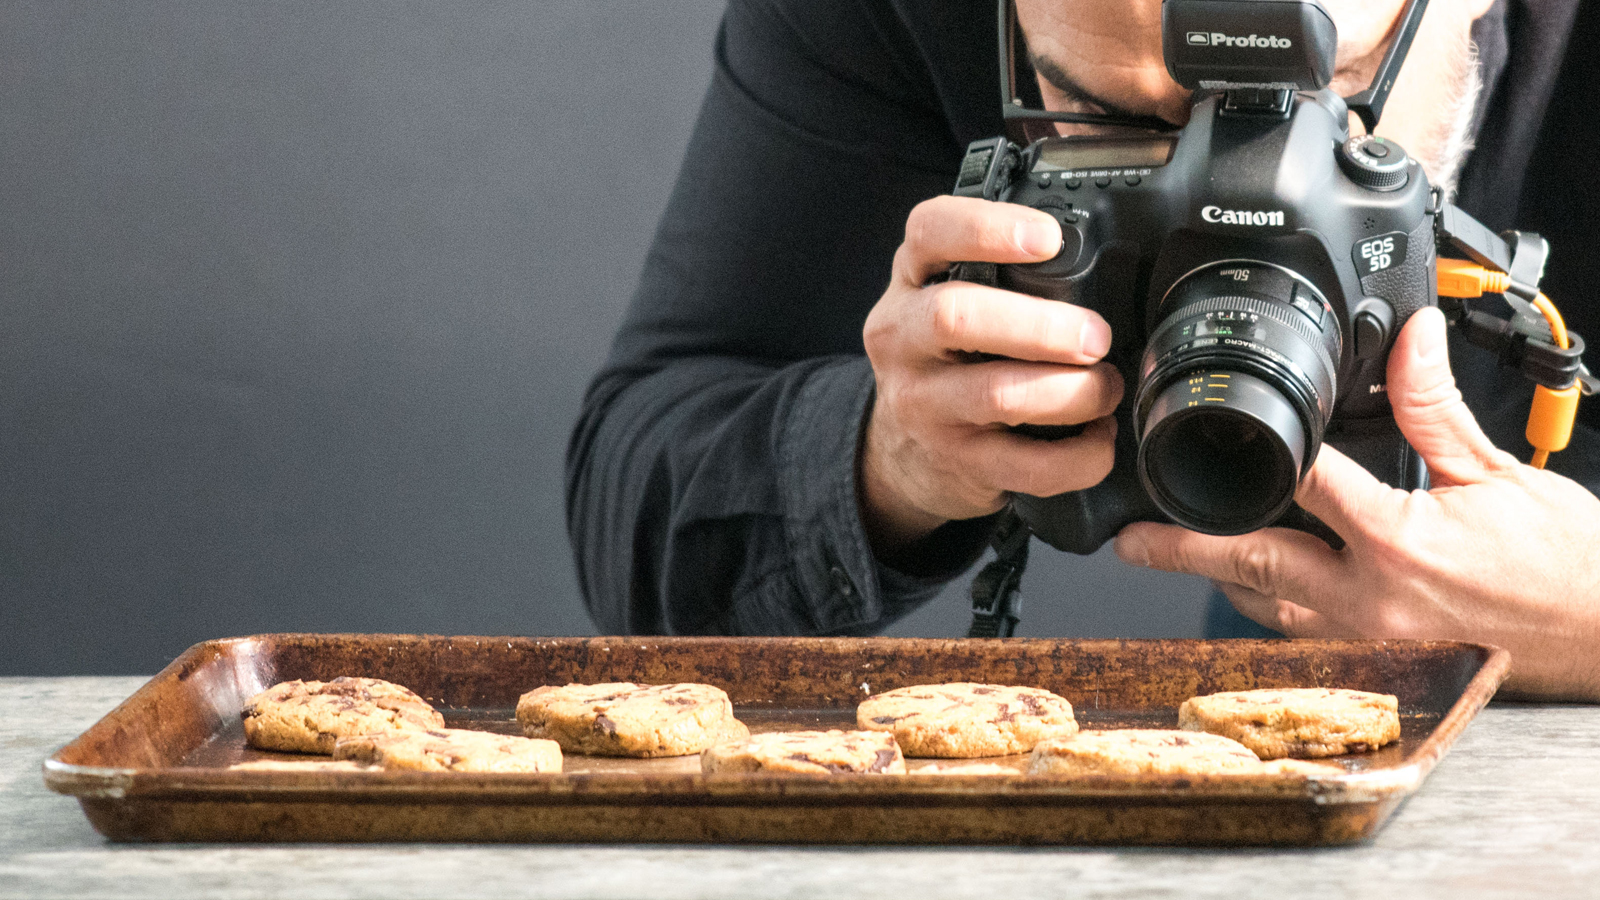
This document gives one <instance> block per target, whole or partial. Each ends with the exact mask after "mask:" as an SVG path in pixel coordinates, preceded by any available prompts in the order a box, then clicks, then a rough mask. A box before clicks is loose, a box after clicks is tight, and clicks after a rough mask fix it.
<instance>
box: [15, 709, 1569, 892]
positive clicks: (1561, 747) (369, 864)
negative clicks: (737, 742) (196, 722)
mask: <svg viewBox="0 0 1600 900" xmlns="http://www.w3.org/2000/svg"><path fill="white" fill-rule="evenodd" d="M144 680H145V679H142V678H0V897H40V898H44V897H112V896H114V897H125V898H139V897H159V898H181V897H222V898H246V897H302V898H336V897H574V898H620V897H647V898H650V900H676V898H738V900H747V898H762V897H781V898H790V897H794V898H799V897H818V898H829V900H848V898H855V897H862V898H872V900H886V898H896V897H910V898H915V900H940V898H947V897H949V898H955V897H973V898H985V900H987V898H994V897H1007V898H1021V897H1031V896H1042V895H1049V896H1076V897H1140V898H1157V897H1223V898H1229V900H1239V898H1247V897H1275V898H1276V897H1286V896H1302V897H1316V898H1319V900H1325V898H1333V897H1362V898H1372V897H1407V898H1419V897H1441V898H1443V897H1448V898H1453V900H1454V898H1468V897H1530V896H1541V897H1600V777H1597V774H1600V707H1595V706H1561V705H1521V704H1516V705H1513V704H1494V705H1491V706H1490V707H1489V708H1488V709H1485V710H1484V711H1483V712H1481V713H1480V714H1479V715H1478V718H1477V719H1476V720H1475V721H1474V722H1473V723H1472V725H1471V727H1469V728H1468V729H1467V731H1466V733H1465V734H1464V735H1462V737H1461V739H1460V740H1459V741H1458V742H1457V744H1456V746H1455V748H1454V749H1453V750H1452V751H1451V753H1450V755H1449V756H1447V757H1445V759H1444V761H1443V762H1442V763H1441V764H1440V765H1439V767H1438V768H1437V769H1435V770H1434V772H1433V774H1432V775H1430V776H1429V777H1428V780H1427V781H1426V782H1425V783H1424V785H1423V787H1422V789H1421V790H1420V791H1419V792H1418V793H1417V794H1415V795H1414V796H1413V797H1412V798H1411V799H1410V801H1409V802H1407V803H1406V805H1405V806H1404V807H1402V808H1401V810H1400V811H1399V812H1398V813H1397V814H1396V815H1395V816H1394V817H1393V818H1392V819H1391V820H1390V821H1389V823H1388V824H1387V825H1386V826H1385V827H1384V828H1383V830H1382V831H1381V832H1379V834H1378V836H1377V838H1376V839H1375V840H1374V841H1373V842H1371V843H1368V844H1364V845H1359V846H1354V847H1341V848H1334V849H1318V850H1160V849H1154V850H1153V849H1070V848H1069V849H1036V848H1026V849H1024V848H975V847H906V848H880V847H837V848H832V847H828V848H816V847H785V846H770V847H725V846H698V845H695V846H659V845H650V846H643V845H621V846H597V845H576V846H547V845H546V846H516V845H416V844H383V845H292V844H291V845H262V846H258V845H239V844H220V845H195V844H166V845H148V844H146V845H117V844H111V843H108V842H106V841H105V840H104V839H103V838H101V837H100V836H99V835H98V834H96V833H95V831H94V830H93V829H92V828H90V827H89V822H88V820H87V819H85V818H84V816H83V813H82V812H81V811H80V810H79V809H78V804H77V803H76V801H74V800H73V799H72V798H70V797H63V796H58V795H56V794H52V793H50V792H49V791H47V790H46V789H45V787H44V782H43V780H42V777H41V775H40V768H39V767H40V764H41V763H42V762H43V760H44V759H45V757H46V756H48V755H49V754H51V753H53V752H54V751H55V750H56V749H57V748H58V747H60V746H61V745H62V744H65V743H66V742H67V741H69V740H71V739H72V738H73V737H75V736H76V735H77V734H79V733H80V732H82V731H83V730H84V729H86V728H88V727H89V726H90V725H91V724H93V723H94V721H95V720H96V719H98V718H99V717H100V716H102V715H104V714H105V713H106V712H108V711H110V710H111V708H112V707H113V706H115V705H116V704H117V703H118V702H119V701H121V700H122V699H123V698H124V697H127V696H128V695H129V694H131V693H133V691H134V690H135V689H136V688H137V687H138V686H139V685H140V684H142V683H143V682H144Z"/></svg>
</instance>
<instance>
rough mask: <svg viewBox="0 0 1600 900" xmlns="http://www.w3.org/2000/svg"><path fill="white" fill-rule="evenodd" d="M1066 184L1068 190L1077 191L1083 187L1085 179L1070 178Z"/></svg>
mask: <svg viewBox="0 0 1600 900" xmlns="http://www.w3.org/2000/svg"><path fill="white" fill-rule="evenodd" d="M1065 184H1066V186H1067V190H1069V191H1075V190H1077V189H1078V188H1081V187H1083V179H1081V178H1068V179H1067V180H1066V182H1065Z"/></svg>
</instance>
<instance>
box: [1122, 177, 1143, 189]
mask: <svg viewBox="0 0 1600 900" xmlns="http://www.w3.org/2000/svg"><path fill="white" fill-rule="evenodd" d="M1143 180H1144V179H1142V178H1140V177H1139V176H1137V175H1128V176H1125V177H1124V178H1123V179H1122V183H1123V184H1125V185H1127V186H1128V187H1138V186H1139V182H1141V181H1143Z"/></svg>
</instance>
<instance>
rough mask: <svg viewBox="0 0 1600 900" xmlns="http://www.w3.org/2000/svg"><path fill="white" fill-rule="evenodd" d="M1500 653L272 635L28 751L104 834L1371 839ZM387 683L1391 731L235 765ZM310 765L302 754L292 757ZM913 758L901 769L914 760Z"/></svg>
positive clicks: (829, 715)
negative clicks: (1334, 749) (1269, 712)
mask: <svg viewBox="0 0 1600 900" xmlns="http://www.w3.org/2000/svg"><path fill="white" fill-rule="evenodd" d="M1508 665H1509V656H1508V654H1506V652H1505V651H1503V650H1499V649H1496V648H1493V647H1486V646H1480V645H1475V644H1462V643H1453V642H1432V641H1284V640H1280V641H1244V640H1234V641H1188V640H1170V641H1104V640H1095V641H1075V640H1032V639H1005V640H921V639H892V638H866V639H853V638H551V639H539V638H520V637H505V638H496V637H437V636H417V635H327V634H267V635H257V636H255V637H245V638H234V639H229V640H218V641H208V642H206V643H202V644H197V645H196V646H194V647H192V648H190V649H189V650H188V651H186V652H185V653H184V654H183V655H182V656H180V657H179V658H178V659H176V660H175V661H173V663H172V664H171V665H169V666H168V667H167V668H166V669H165V670H163V671H162V672H161V673H160V674H159V675H157V676H156V677H155V678H153V679H152V680H151V681H150V682H149V683H147V684H145V685H144V686H143V687H141V688H140V689H139V690H138V692H137V693H135V694H134V695H133V696H132V697H130V698H128V699H127V700H126V701H125V702H123V703H122V705H120V706H118V707H117V708H116V709H115V710H113V711H112V712H111V713H109V714H108V715H107V716H106V717H105V718H103V719H101V720H100V721H99V722H98V723H96V724H95V725H94V726H93V727H92V728H90V729H89V730H88V731H86V732H84V733H83V734H82V735H80V736H79V737H78V738H77V739H76V740H74V741H73V742H72V743H70V744H68V745H67V746H66V747H63V748H62V749H61V750H60V751H59V752H58V753H56V754H55V755H54V756H52V757H51V758H50V759H49V760H47V761H46V762H45V764H44V777H45V782H46V783H47V784H48V785H49V787H50V788H51V790H54V791H57V792H59V793H63V794H70V795H73V796H75V797H77V798H78V800H79V802H80V803H81V804H82V806H83V810H84V812H85V813H86V814H87V815H88V817H89V820H90V822H92V823H93V825H94V827H95V828H96V829H98V830H99V831H100V832H101V833H102V834H104V835H106V836H107V837H109V838H111V839H112V840H118V841H584V842H594V841H696V842H705V841H711V842H750V841H756V842H774V843H856V842H863V843H919V844H920V843H935V844H946V843H984V844H1107V843H1111V844H1178V845H1243V844H1272V845H1317V844H1341V843H1349V842H1352V841H1359V840H1362V839H1365V838H1368V837H1370V836H1372V835H1373V834H1374V833H1376V832H1377V830H1378V829H1379V828H1380V827H1381V826H1382V825H1383V823H1384V821H1385V820H1386V819H1387V818H1388V817H1389V815H1390V814H1391V813H1393V812H1394V810H1395V808H1396V807H1397V806H1398V805H1399V804H1400V803H1401V801H1403V800H1404V799H1405V798H1406V797H1407V796H1408V795H1410V794H1411V793H1412V792H1414V791H1415V790H1416V789H1417V788H1418V787H1419V786H1420V785H1421V783H1422V780H1423V778H1425V777H1426V776H1427V774H1428V773H1429V771H1431V770H1432V769H1433V766H1434V765H1435V764H1436V763H1437V762H1438V761H1439V759H1440V758H1441V757H1443V756H1444V754H1445V753H1446V752H1447V751H1448V750H1449V748H1450V745H1451V744H1452V743H1453V742H1454V741H1455V739H1456V737H1457V736H1458V735H1459V734H1460V733H1461V731H1462V729H1463V728H1465V727H1466V726H1467V723H1468V722H1469V721H1471V719H1472V717H1473V716H1474V715H1475V714H1476V713H1477V711H1478V710H1479V709H1480V708H1482V706H1483V704H1484V703H1486V702H1488V700H1489V698H1490V697H1491V696H1492V695H1493V694H1494V691H1495V689H1496V687H1497V686H1498V685H1499V683H1500V680H1501V679H1502V678H1503V677H1504V676H1505V672H1506V669H1507V667H1508ZM339 675H361V676H369V677H375V678H385V679H388V680H390V681H395V682H398V683H400V684H404V685H406V686H407V687H410V688H412V689H413V690H415V691H417V692H418V693H420V694H422V695H423V696H424V697H426V698H427V699H428V700H429V701H431V702H432V703H434V704H435V705H436V706H438V707H439V708H440V710H441V711H442V712H443V713H444V715H445V719H446V720H447V722H448V723H449V724H450V725H451V726H455V727H467V728H477V729H482V730H487V731H500V732H508V733H516V731H517V724H516V721H515V718H514V716H513V709H514V707H515V705H516V701H517V697H518V696H519V695H520V694H522V693H523V692H524V691H527V690H530V689H532V688H534V687H537V686H539V685H544V684H566V683H568V682H598V681H638V682H646V683H650V682H657V683H659V682H672V681H699V682H706V683H710V684H714V685H717V686H718V687H721V688H723V689H725V690H726V691H727V692H728V693H729V695H730V696H731V697H732V699H733V702H734V705H735V708H736V711H737V714H738V715H739V717H740V718H741V719H743V720H744V721H745V722H746V723H747V724H748V725H750V726H751V728H752V730H755V731H768V730H786V729H792V728H826V727H850V726H851V724H852V723H853V722H854V709H855V705H856V703H857V702H858V701H859V700H860V699H861V698H862V697H864V696H866V695H867V694H868V693H877V692H881V691H885V690H889V689H891V688H896V687H902V686H905V685H913V684H925V683H930V682H940V681H982V682H993V683H1002V684H1022V685H1034V686H1037V687H1042V688H1047V689H1049V690H1052V691H1055V692H1057V693H1059V694H1061V695H1063V696H1065V697H1066V698H1067V699H1069V700H1071V701H1072V704H1073V707H1074V708H1075V710H1076V712H1077V716H1078V719H1079V721H1080V723H1082V724H1083V725H1084V726H1085V727H1088V728H1116V727H1133V726H1141V727H1176V721H1177V707H1178V705H1179V704H1180V703H1182V702H1183V701H1184V700H1185V699H1187V698H1189V697H1191V696H1193V695H1195V694H1203V693H1210V692H1213V691H1223V690H1242V689H1249V688H1265V687H1315V686H1328V687H1333V686H1337V687H1347V688H1357V689H1361V690H1370V691H1383V692H1386V693H1392V694H1396V695H1398V697H1399V698H1400V712H1401V738H1400V741H1399V742H1398V743H1397V744H1393V745H1390V746H1389V747H1386V748H1384V749H1382V750H1380V751H1377V752H1375V753H1369V754H1363V755H1359V756H1348V757H1341V758H1339V760H1338V761H1339V762H1340V763H1341V765H1342V766H1343V769H1344V771H1342V772H1340V773H1337V774H1334V775H1332V776H1330V777H1326V778H1317V779H1307V778H1304V777H1301V776H1294V775H1250V776H1211V777H1180V776H1170V775H1169V776H1094V777H1082V778H1039V777H1029V776H1027V775H1025V774H1023V773H1022V771H1021V769H1022V768H1023V767H1024V766H1025V764H1026V759H1027V758H1026V757H1025V756H1018V757H1005V758H1002V759H1001V760H1000V761H1001V762H1002V763H1006V764H1009V765H1012V766H1015V767H1017V768H1018V774H1017V775H1015V776H1010V775H949V776H944V775H942V776H926V775H916V774H909V775H871V776H866V775H829V776H794V775H763V774H741V775H714V776H705V775H702V774H700V772H699V762H698V758H697V757H682V758H678V759H658V760H618V759H600V758H594V757H582V756H570V755H569V756H568V757H567V759H566V763H565V765H566V770H565V771H564V772H562V773H561V774H547V775H532V774H504V775H472V774H461V773H424V772H381V771H375V772H330V771H321V772H305V771H261V770H249V771H229V770H228V769H227V767H228V766H229V765H230V764H232V763H235V762H239V761H242V760H247V759H256V758H272V757H277V756H290V755H288V754H268V753H261V752H258V751H254V750H251V749H249V748H247V747H246V746H245V743H244V733H243V728H242V726H241V723H240V719H239V711H240V709H241V708H242V707H243V705H244V702H245V700H246V699H247V698H248V697H250V696H251V695H252V694H255V693H256V692H258V691H260V690H262V689H264V688H266V687H268V686H269V685H271V684H273V683H275V682H278V681H283V680H287V679H293V678H305V679H328V678H332V677H335V676H339ZM301 758H304V757H301ZM923 764H924V763H922V762H920V761H915V760H913V761H912V766H913V768H915V767H917V766H919V765H923Z"/></svg>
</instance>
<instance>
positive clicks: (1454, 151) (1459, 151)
mask: <svg viewBox="0 0 1600 900" xmlns="http://www.w3.org/2000/svg"><path fill="white" fill-rule="evenodd" d="M1462 44H1463V46H1462V48H1461V50H1460V52H1458V53H1453V54H1451V55H1450V58H1451V59H1453V60H1455V61H1456V64H1455V68H1454V70H1453V71H1451V72H1450V73H1449V83H1450V91H1449V93H1448V95H1447V96H1446V99H1445V101H1444V102H1443V103H1441V104H1440V106H1439V116H1438V118H1437V119H1436V120H1435V122H1434V126H1433V128H1431V129H1429V130H1428V132H1427V133H1426V134H1425V135H1424V136H1423V138H1422V141H1423V144H1422V146H1419V147H1414V148H1408V149H1410V150H1411V152H1412V156H1413V157H1414V158H1415V159H1416V160H1417V162H1418V163H1419V164H1420V165H1421V166H1422V170H1423V171H1424V172H1426V173H1427V175H1428V182H1429V183H1430V184H1432V185H1433V186H1434V187H1436V188H1438V189H1439V190H1440V192H1441V193H1443V195H1444V199H1445V200H1450V199H1452V198H1453V197H1455V193H1456V188H1457V187H1458V184H1459V179H1460V177H1461V169H1462V166H1463V165H1464V164H1465V162H1466V160H1467V156H1468V154H1470V153H1471V152H1472V147H1473V137H1474V135H1475V134H1476V129H1474V128H1473V124H1474V118H1475V117H1476V115H1477V109H1478V95H1479V94H1480V93H1481V92H1482V91H1483V76H1482V75H1481V74H1479V71H1478V46H1477V45H1476V44H1474V43H1473V42H1472V40H1471V38H1469V37H1466V36H1463V38H1462Z"/></svg>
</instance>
